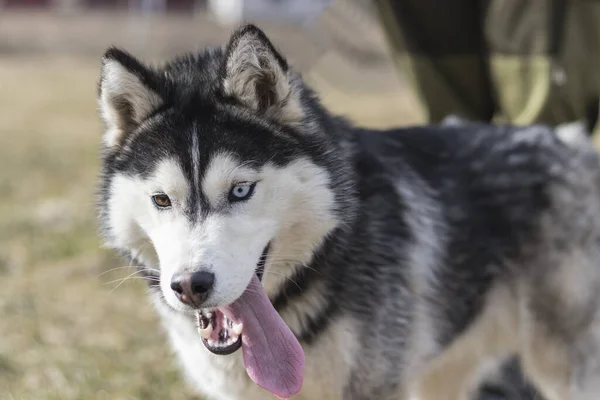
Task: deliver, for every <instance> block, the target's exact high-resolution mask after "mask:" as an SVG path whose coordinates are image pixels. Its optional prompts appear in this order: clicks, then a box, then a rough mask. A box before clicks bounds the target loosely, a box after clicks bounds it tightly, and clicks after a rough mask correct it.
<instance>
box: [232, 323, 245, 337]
mask: <svg viewBox="0 0 600 400" xmlns="http://www.w3.org/2000/svg"><path fill="white" fill-rule="evenodd" d="M243 329H244V324H242V323H241V322H240V323H239V324H235V325H233V333H235V335H236V336H240V335H241V334H242V330H243Z"/></svg>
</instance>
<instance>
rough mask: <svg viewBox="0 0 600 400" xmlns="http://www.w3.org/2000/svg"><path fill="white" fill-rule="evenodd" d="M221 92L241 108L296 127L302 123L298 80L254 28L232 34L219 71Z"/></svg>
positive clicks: (245, 27) (247, 26) (249, 27)
mask: <svg viewBox="0 0 600 400" xmlns="http://www.w3.org/2000/svg"><path fill="white" fill-rule="evenodd" d="M221 78H222V90H223V93H224V94H225V96H227V97H230V98H234V99H235V100H236V101H237V102H239V103H241V104H243V105H244V106H246V107H248V108H250V109H252V110H255V111H256V112H258V113H260V114H262V115H265V116H266V117H268V118H273V119H276V120H278V121H280V122H282V123H287V124H295V123H299V122H300V121H301V120H302V117H303V112H302V107H301V103H300V90H299V87H298V81H297V80H296V78H295V77H294V75H293V73H292V72H291V71H290V69H289V67H288V64H287V62H286V61H285V59H284V58H283V57H282V56H281V55H280V54H279V53H278V52H277V50H276V49H275V47H274V46H273V45H272V44H271V42H270V41H269V39H268V38H267V36H266V35H265V34H264V33H263V31H261V30H260V29H258V28H257V27H256V26H254V25H246V26H244V27H242V28H240V29H239V30H238V31H237V32H235V33H234V34H233V36H232V37H231V40H230V41H229V45H228V46H227V51H226V54H225V59H224V62H223V65H222V69H221Z"/></svg>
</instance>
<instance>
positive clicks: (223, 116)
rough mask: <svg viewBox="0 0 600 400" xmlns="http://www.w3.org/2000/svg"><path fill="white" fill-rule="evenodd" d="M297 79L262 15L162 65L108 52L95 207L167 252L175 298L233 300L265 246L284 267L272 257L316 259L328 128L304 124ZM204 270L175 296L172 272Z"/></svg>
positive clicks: (323, 228) (126, 232) (155, 257)
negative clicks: (207, 279)
mask: <svg viewBox="0 0 600 400" xmlns="http://www.w3.org/2000/svg"><path fill="white" fill-rule="evenodd" d="M295 79H296V78H294V77H293V75H292V74H291V72H290V71H289V69H288V66H287V64H286V62H285V61H284V60H283V59H282V58H281V56H280V55H279V54H278V53H277V52H276V51H275V50H274V48H273V46H272V45H271V44H270V42H269V41H268V40H267V39H266V37H265V36H264V34H263V33H262V32H261V31H259V30H258V29H257V28H254V27H246V28H244V29H242V30H240V31H238V32H237V33H236V34H235V35H234V36H233V37H232V40H231V42H230V43H229V45H228V47H227V49H226V51H224V52H221V51H210V52H206V53H205V54H202V55H199V56H196V57H192V56H190V57H188V58H184V59H180V60H178V61H175V62H174V63H172V64H170V65H167V66H166V67H165V68H164V69H160V70H158V69H150V68H148V67H146V66H144V65H142V64H141V63H140V62H139V61H137V60H136V59H134V58H133V57H132V56H130V55H128V54H127V53H124V52H122V51H119V50H116V49H111V50H109V51H108V52H107V53H106V55H105V57H104V60H103V67H102V78H101V82H100V96H99V101H100V110H101V113H102V116H103V119H104V121H105V124H106V132H105V136H104V142H105V152H104V156H103V161H104V176H103V186H102V190H101V217H102V219H103V224H104V225H105V228H106V234H107V237H108V240H109V244H110V245H112V246H114V247H117V248H120V249H122V250H125V251H127V252H129V253H130V254H131V255H132V256H134V257H136V258H138V259H139V260H141V261H143V262H145V263H146V264H147V265H152V266H159V269H160V287H161V290H162V293H163V296H164V298H165V300H166V301H167V302H168V303H169V304H170V305H171V306H172V307H173V308H175V309H178V310H181V311H191V310H192V309H195V308H197V307H201V308H212V307H218V306H222V305H225V304H229V303H231V302H232V301H234V300H235V299H237V298H238V297H239V296H240V295H241V294H242V293H243V291H244V290H245V289H246V287H247V286H248V284H249V282H250V280H251V278H252V276H253V275H254V274H255V272H256V269H257V265H258V264H259V261H260V259H261V255H264V254H265V253H266V250H267V249H270V250H269V256H268V260H269V262H268V263H267V274H268V272H269V271H271V272H273V274H274V275H273V276H272V277H271V278H270V279H271V280H272V281H273V282H275V281H278V280H280V279H285V277H286V276H285V272H281V271H279V272H277V266H278V265H279V264H285V263H287V262H289V263H292V264H297V263H305V262H308V261H309V260H310V258H311V256H312V253H313V251H314V249H315V248H316V246H318V245H319V244H320V243H321V242H322V240H323V238H324V237H325V236H326V235H327V233H328V232H330V231H331V229H333V228H334V227H335V225H336V223H337V222H336V217H335V215H334V210H333V204H334V193H333V192H332V190H331V188H330V177H329V176H328V174H327V173H326V172H325V169H324V168H323V167H322V166H320V165H319V161H318V160H319V157H321V154H322V152H323V151H324V148H325V147H326V143H327V140H326V139H325V137H324V135H323V134H322V132H318V131H315V129H314V126H315V125H314V124H313V125H312V127H313V128H312V131H309V129H308V128H307V126H306V124H305V115H304V111H303V107H302V99H301V95H302V94H301V88H300V87H299V84H298V83H297V82H296V81H295ZM199 271H202V272H205V273H208V274H210V275H211V276H212V277H213V281H214V282H213V283H212V288H211V290H210V293H208V294H207V296H206V297H205V298H202V301H201V304H196V303H195V302H192V303H194V304H190V303H189V302H182V301H180V300H181V298H180V296H179V297H178V294H177V291H176V290H175V289H174V288H173V282H174V280H175V279H176V278H177V277H178V276H182V275H185V274H188V275H189V274H193V273H195V272H199ZM184 303H185V304H184Z"/></svg>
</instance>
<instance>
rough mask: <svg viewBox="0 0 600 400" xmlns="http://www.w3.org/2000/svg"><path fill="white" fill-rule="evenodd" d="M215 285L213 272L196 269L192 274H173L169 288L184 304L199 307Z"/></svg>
mask: <svg viewBox="0 0 600 400" xmlns="http://www.w3.org/2000/svg"><path fill="white" fill-rule="evenodd" d="M214 285H215V274H213V273H212V272H207V271H198V272H194V273H193V274H180V275H175V276H173V279H172V280H171V289H173V291H174V292H175V295H176V296H177V298H178V299H179V300H180V301H181V302H182V303H184V304H187V305H190V306H195V307H199V306H200V305H201V304H202V303H203V302H204V301H205V300H206V299H207V298H208V296H209V295H210V292H212V289H213V287H214Z"/></svg>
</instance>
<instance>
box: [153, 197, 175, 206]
mask: <svg viewBox="0 0 600 400" xmlns="http://www.w3.org/2000/svg"><path fill="white" fill-rule="evenodd" d="M152 202H153V203H154V205H155V206H156V207H158V208H169V207H171V199H169V196H167V195H166V194H155V195H154V196H152Z"/></svg>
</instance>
